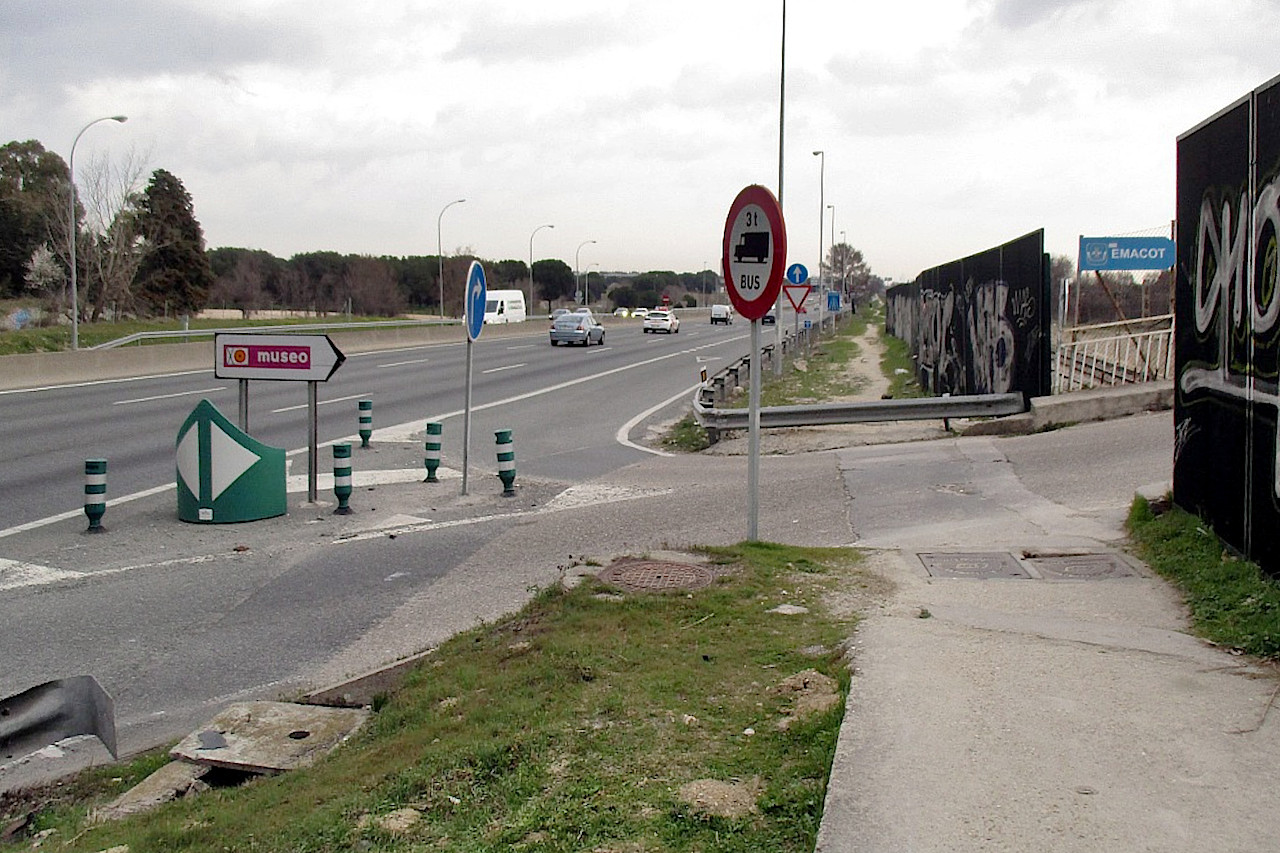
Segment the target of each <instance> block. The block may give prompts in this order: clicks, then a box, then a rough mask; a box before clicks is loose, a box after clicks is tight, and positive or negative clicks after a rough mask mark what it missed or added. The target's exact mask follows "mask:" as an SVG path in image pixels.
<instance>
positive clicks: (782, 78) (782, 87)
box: [752, 0, 787, 376]
mask: <svg viewBox="0 0 1280 853" xmlns="http://www.w3.org/2000/svg"><path fill="white" fill-rule="evenodd" d="M786 116H787V0H782V60H781V64H780V71H779V74H778V207H779V209H781V208H782V173H783V147H784V142H785V141H786V137H785V134H784V132H783V130H784V128H785V126H786ZM786 262H787V259H786V258H783V259H782V263H783V264H786ZM773 317H774V324H773V326H774V353H773V375H774V376H781V375H782V295H781V293H779V295H778V298H777V300H775V302H774V305H773ZM752 375H753V376H754V375H758V371H757V372H756V373H753V374H752Z"/></svg>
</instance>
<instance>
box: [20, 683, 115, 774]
mask: <svg viewBox="0 0 1280 853" xmlns="http://www.w3.org/2000/svg"><path fill="white" fill-rule="evenodd" d="M77 735H94V736H95V737H97V738H98V739H99V740H100V741H102V745H103V746H105V747H106V748H107V751H108V752H110V753H111V755H112V757H116V723H115V702H114V701H113V700H112V698H111V696H110V695H109V694H108V693H107V691H105V690H103V689H102V685H100V684H98V682H97V680H96V679H95V678H94V677H93V676H92V675H77V676H74V677H72V678H59V679H57V680H55V681H47V682H45V683H44V684H38V685H36V686H35V687H32V688H30V689H29V690H24V691H23V692H21V693H18V694H16V695H13V696H8V697H5V698H4V699H0V764H7V763H8V762H9V761H11V760H13V759H17V758H22V757H23V756H26V755H30V754H31V753H33V752H35V751H36V750H40V749H44V748H45V747H46V746H50V745H52V744H55V743H57V742H58V741H60V740H63V739H65V738H69V737H76V736H77Z"/></svg>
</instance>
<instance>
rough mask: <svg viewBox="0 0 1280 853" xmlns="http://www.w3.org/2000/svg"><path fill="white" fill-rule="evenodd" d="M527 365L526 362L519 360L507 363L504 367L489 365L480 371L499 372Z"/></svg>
mask: <svg viewBox="0 0 1280 853" xmlns="http://www.w3.org/2000/svg"><path fill="white" fill-rule="evenodd" d="M528 366H529V363H528V362H521V363H520V364H508V365H507V366H506V367H491V368H489V369H488V370H482V371H480V372H481V373H501V372H502V371H504V370H515V369H516V368H518V367H528Z"/></svg>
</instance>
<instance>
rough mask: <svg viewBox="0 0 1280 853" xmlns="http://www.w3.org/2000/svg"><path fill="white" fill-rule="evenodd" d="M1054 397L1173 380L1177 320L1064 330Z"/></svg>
mask: <svg viewBox="0 0 1280 853" xmlns="http://www.w3.org/2000/svg"><path fill="white" fill-rule="evenodd" d="M1061 336H1062V338H1063V340H1061V341H1060V342H1059V344H1058V346H1057V349H1056V351H1055V354H1054V367H1053V393H1055V394H1064V393H1066V392H1068V391H1080V390H1082V389H1085V388H1098V387H1102V386H1108V385H1128V384H1132V383H1135V382H1158V381H1161V380H1164V379H1168V378H1170V377H1171V376H1173V315H1172V314H1165V315H1163V316H1160V317H1146V318H1143V319H1140V320H1130V321H1127V322H1119V323H1100V324H1098V325H1093V326H1077V327H1075V328H1070V329H1063V330H1062V333H1061Z"/></svg>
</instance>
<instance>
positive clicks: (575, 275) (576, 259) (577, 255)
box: [573, 240, 595, 306]
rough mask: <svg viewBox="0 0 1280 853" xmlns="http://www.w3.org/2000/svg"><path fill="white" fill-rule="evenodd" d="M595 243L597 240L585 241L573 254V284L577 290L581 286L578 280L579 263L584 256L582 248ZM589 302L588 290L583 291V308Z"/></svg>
mask: <svg viewBox="0 0 1280 853" xmlns="http://www.w3.org/2000/svg"><path fill="white" fill-rule="evenodd" d="M594 242H595V240H583V241H582V242H581V243H579V244H578V249H577V251H575V252H574V253H573V284H574V287H575V288H577V287H578V286H579V280H578V262H579V260H580V255H581V254H582V247H583V246H585V245H587V244H588V243H594ZM577 295H578V294H577V293H575V294H574V296H577ZM588 301H589V300H588V299H587V292H586V290H583V291H582V304H583V306H585V305H586V304H587V302H588Z"/></svg>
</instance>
